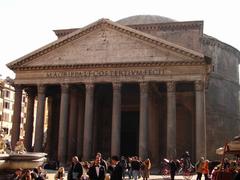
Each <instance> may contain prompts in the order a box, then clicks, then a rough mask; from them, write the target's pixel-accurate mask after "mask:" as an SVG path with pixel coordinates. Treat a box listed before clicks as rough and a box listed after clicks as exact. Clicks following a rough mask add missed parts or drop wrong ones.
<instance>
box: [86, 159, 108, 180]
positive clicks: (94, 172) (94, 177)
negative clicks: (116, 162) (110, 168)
mask: <svg viewBox="0 0 240 180" xmlns="http://www.w3.org/2000/svg"><path fill="white" fill-rule="evenodd" d="M105 174H106V170H105V167H104V166H102V165H100V159H99V158H96V159H95V161H94V164H93V165H92V166H91V167H90V168H89V171H88V175H89V179H90V180H104V179H105Z"/></svg>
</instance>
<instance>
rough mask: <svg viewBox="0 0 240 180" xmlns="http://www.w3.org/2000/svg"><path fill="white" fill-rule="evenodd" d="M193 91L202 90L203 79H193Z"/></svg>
mask: <svg viewBox="0 0 240 180" xmlns="http://www.w3.org/2000/svg"><path fill="white" fill-rule="evenodd" d="M194 83H195V91H202V90H203V86H204V84H203V81H201V80H199V81H195V82H194Z"/></svg>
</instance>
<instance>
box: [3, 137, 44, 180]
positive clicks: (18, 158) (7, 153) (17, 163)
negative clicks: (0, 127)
mask: <svg viewBox="0 0 240 180" xmlns="http://www.w3.org/2000/svg"><path fill="white" fill-rule="evenodd" d="M46 156H47V154H46V153H41V152H27V151H26V149H25V147H24V144H23V139H20V140H19V141H18V142H17V143H16V146H15V148H14V151H12V150H11V149H10V148H9V146H8V142H7V140H6V139H4V135H3V133H1V134H0V179H1V178H3V177H4V178H5V179H8V178H7V176H8V175H9V174H11V173H13V172H14V171H15V170H16V169H19V168H22V169H33V168H36V167H38V166H41V165H42V164H43V163H44V162H45V161H46Z"/></svg>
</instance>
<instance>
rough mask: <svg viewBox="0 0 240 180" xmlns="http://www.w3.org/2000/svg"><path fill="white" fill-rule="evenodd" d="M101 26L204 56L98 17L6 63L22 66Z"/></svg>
mask: <svg viewBox="0 0 240 180" xmlns="http://www.w3.org/2000/svg"><path fill="white" fill-rule="evenodd" d="M103 27H108V28H111V29H114V30H117V31H119V32H122V33H125V34H128V35H129V36H132V37H135V38H137V39H140V40H143V41H146V42H148V43H151V44H154V45H157V46H160V47H161V48H165V49H168V50H171V51H175V52H177V53H179V54H182V55H184V56H188V57H190V58H193V59H198V60H199V59H200V60H203V59H204V56H203V54H201V53H198V52H196V51H193V50H190V49H187V48H184V47H182V46H179V45H176V44H174V43H170V42H168V41H166V40H162V39H160V38H158V37H154V36H152V35H149V34H146V33H143V32H141V31H138V30H135V29H132V28H130V27H127V26H123V25H120V24H117V23H114V22H112V21H110V20H107V19H100V20H99V21H97V22H95V23H93V24H90V25H88V26H86V27H84V28H81V29H79V30H76V31H74V32H72V33H71V34H68V35H66V36H64V37H62V38H59V39H58V40H56V41H54V42H52V43H50V44H48V45H46V46H44V47H42V48H40V49H38V50H36V51H33V52H32V53H30V54H28V55H26V56H23V57H22V58H19V59H17V60H15V61H13V62H11V63H8V64H7V66H8V67H9V68H10V69H12V70H14V69H16V68H19V67H20V66H22V65H23V64H25V63H27V62H29V61H32V60H33V59H35V58H38V57H40V56H42V55H44V54H47V53H48V52H50V51H52V50H54V49H57V48H59V47H62V46H64V45H65V44H67V43H69V42H71V41H73V40H76V39H78V38H80V37H82V36H84V35H86V34H88V33H90V32H92V31H94V30H95V29H98V28H103Z"/></svg>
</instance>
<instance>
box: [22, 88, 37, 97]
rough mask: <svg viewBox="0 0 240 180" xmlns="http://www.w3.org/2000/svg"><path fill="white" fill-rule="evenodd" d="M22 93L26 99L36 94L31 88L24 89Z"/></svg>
mask: <svg viewBox="0 0 240 180" xmlns="http://www.w3.org/2000/svg"><path fill="white" fill-rule="evenodd" d="M24 91H25V92H26V94H27V97H28V98H31V97H33V96H35V95H36V92H35V90H34V89H33V88H30V87H28V88H25V89H24Z"/></svg>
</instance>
